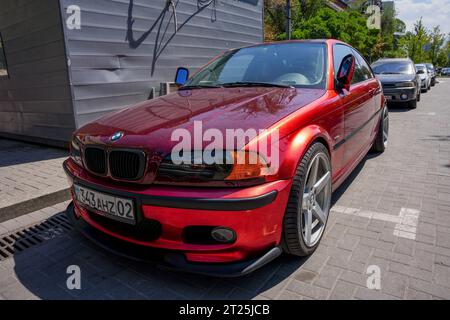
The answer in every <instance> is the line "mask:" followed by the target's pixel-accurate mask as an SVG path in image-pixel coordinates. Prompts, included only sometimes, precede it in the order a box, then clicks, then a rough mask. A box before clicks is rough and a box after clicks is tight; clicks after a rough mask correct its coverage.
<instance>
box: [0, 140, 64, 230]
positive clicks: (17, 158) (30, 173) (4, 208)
mask: <svg viewBox="0 0 450 320" xmlns="http://www.w3.org/2000/svg"><path fill="white" fill-rule="evenodd" d="M65 158H67V151H66V150H63V149H57V148H51V147H46V146H41V145H36V144H29V143H24V142H19V141H15V140H8V139H2V138H0V222H2V221H5V220H8V219H12V218H15V217H18V216H21V215H23V214H26V213H30V212H33V211H36V210H38V209H41V208H45V207H48V206H50V205H53V204H55V203H58V202H61V201H64V200H66V199H68V197H69V193H68V189H67V188H68V184H67V179H66V177H65V174H64V171H63V169H62V167H61V165H62V162H63V161H64V159H65Z"/></svg>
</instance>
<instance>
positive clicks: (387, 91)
mask: <svg viewBox="0 0 450 320" xmlns="http://www.w3.org/2000/svg"><path fill="white" fill-rule="evenodd" d="M383 93H384V96H385V97H386V100H387V101H388V102H408V101H411V100H415V99H417V88H416V87H405V88H383ZM402 95H405V96H404V97H402Z"/></svg>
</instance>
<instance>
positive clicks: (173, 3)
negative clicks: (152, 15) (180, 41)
mask: <svg viewBox="0 0 450 320" xmlns="http://www.w3.org/2000/svg"><path fill="white" fill-rule="evenodd" d="M195 1H196V2H197V10H196V11H195V12H193V13H192V14H190V15H189V16H188V18H186V19H185V20H184V21H178V16H177V8H178V4H179V0H167V1H166V4H165V6H164V8H163V9H162V10H161V12H160V14H159V16H158V18H157V19H156V21H155V22H154V23H153V24H152V25H151V26H150V28H149V29H148V30H147V31H146V32H144V33H143V34H142V35H141V36H139V37H137V38H135V35H134V30H133V24H134V22H135V20H134V18H133V7H134V0H130V3H129V6H128V20H127V36H126V41H127V42H128V45H129V46H130V48H132V49H136V48H138V47H139V46H140V45H141V44H142V43H143V42H144V41H145V40H146V39H147V38H148V37H149V36H150V35H151V34H152V33H153V32H155V40H154V47H153V58H152V66H151V74H152V76H153V74H154V71H155V66H156V62H157V61H158V59H159V57H160V56H161V54H162V53H163V52H164V50H165V49H166V47H167V46H168V45H169V43H170V42H171V41H172V40H173V38H174V37H175V36H176V35H177V33H178V32H179V31H180V30H181V29H182V28H183V27H184V26H185V25H186V24H188V23H189V21H191V19H192V18H194V17H195V16H196V15H198V14H199V13H200V12H202V11H204V10H205V9H207V8H211V10H212V13H211V22H215V21H216V19H217V13H216V2H217V0H195Z"/></svg>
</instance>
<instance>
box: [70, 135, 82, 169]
mask: <svg viewBox="0 0 450 320" xmlns="http://www.w3.org/2000/svg"><path fill="white" fill-rule="evenodd" d="M70 158H72V160H73V161H75V162H76V163H77V164H78V165H79V166H83V161H82V160H81V141H80V140H79V139H78V138H77V137H75V136H74V137H73V139H72V143H71V144H70Z"/></svg>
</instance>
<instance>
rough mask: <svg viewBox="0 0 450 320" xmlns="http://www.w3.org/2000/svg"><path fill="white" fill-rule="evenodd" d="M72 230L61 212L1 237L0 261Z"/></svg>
mask: <svg viewBox="0 0 450 320" xmlns="http://www.w3.org/2000/svg"><path fill="white" fill-rule="evenodd" d="M72 228H73V227H72V225H71V224H70V222H69V220H68V219H67V217H66V216H65V214H64V212H62V213H58V214H56V215H54V216H53V217H51V218H49V219H47V220H44V221H43V222H39V223H38V224H35V225H32V226H30V227H26V228H23V229H21V230H18V231H15V232H13V233H10V234H7V235H5V236H1V237H0V261H2V260H5V259H7V258H9V257H11V256H13V255H14V254H16V253H19V252H22V251H24V250H26V249H28V248H31V247H33V246H36V245H38V244H40V243H42V242H44V241H47V240H50V239H54V238H56V237H58V236H60V235H62V234H63V233H65V232H67V231H70V230H72Z"/></svg>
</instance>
